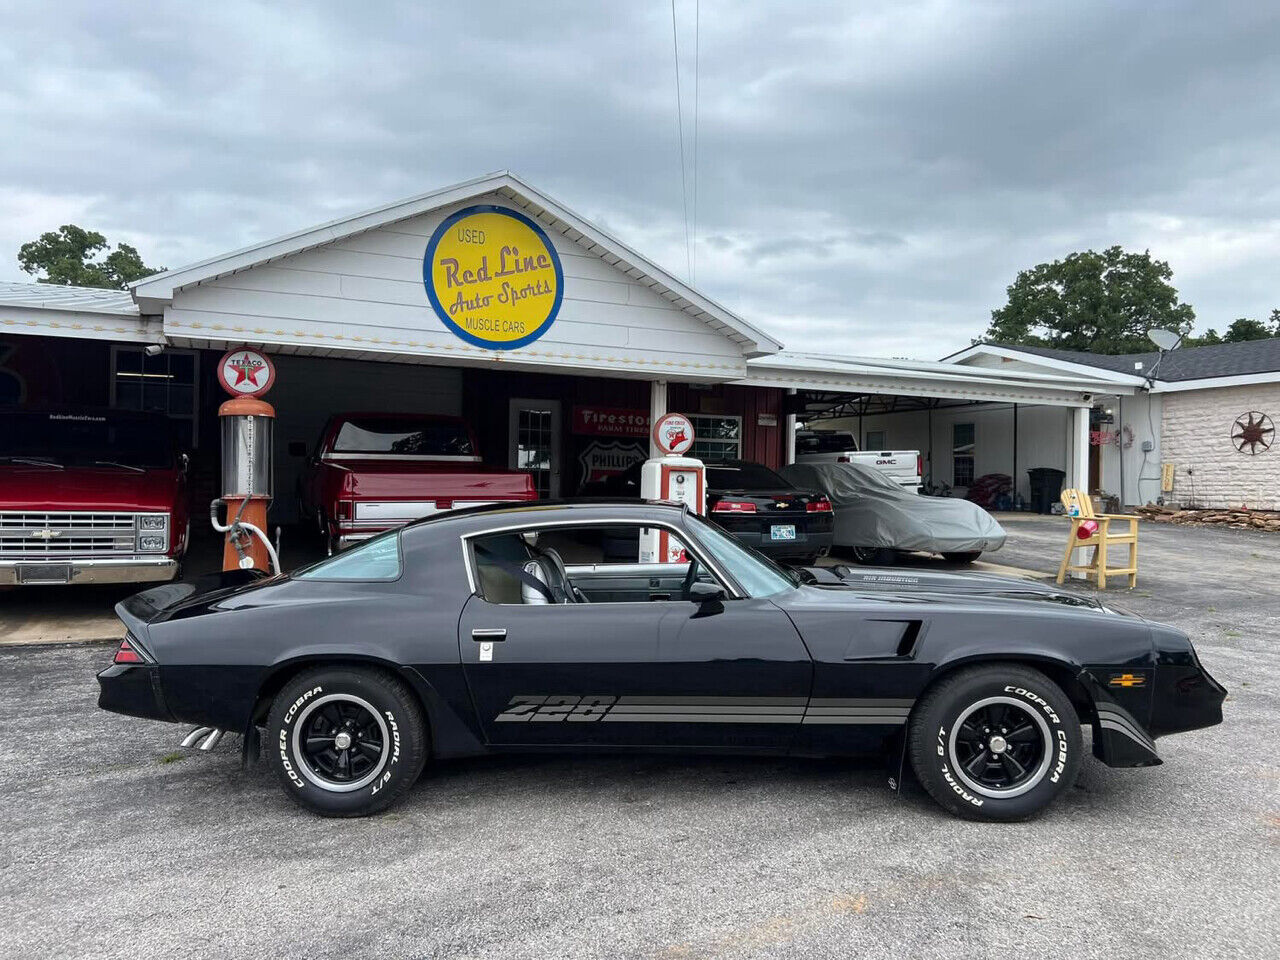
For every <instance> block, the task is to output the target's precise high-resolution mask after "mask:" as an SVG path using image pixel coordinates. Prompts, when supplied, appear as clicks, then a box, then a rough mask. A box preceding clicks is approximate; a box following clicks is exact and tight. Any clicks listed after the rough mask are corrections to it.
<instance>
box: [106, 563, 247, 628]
mask: <svg viewBox="0 0 1280 960" xmlns="http://www.w3.org/2000/svg"><path fill="white" fill-rule="evenodd" d="M267 576H268V574H266V573H264V572H262V571H261V570H228V571H224V572H222V573H213V574H209V575H207V576H203V577H196V579H194V580H179V581H174V582H173V583H162V584H160V585H159V586H155V587H151V588H150V589H148V590H143V591H142V592H141V593H135V594H134V595H133V596H131V597H126V598H125V599H124V600H121V601H120V602H119V603H117V604H116V616H117V617H119V618H120V619H121V620H122V621H123V622H124V625H125V627H126V628H128V629H129V630H130V631H131V632H134V633H136V632H137V631H139V630H141V631H142V633H144V634H145V633H146V629H145V627H146V625H147V624H149V623H154V622H155V621H157V620H161V619H164V616H165V614H167V613H168V612H169V611H171V610H173V609H175V608H176V607H179V606H181V605H182V604H183V603H185V602H186V601H187V600H190V599H191V598H192V597H197V596H201V595H203V594H208V593H218V592H221V591H224V590H225V591H230V590H234V589H236V588H238V587H243V586H244V585H245V584H249V583H253V582H255V581H257V580H262V579H264V578H266V577H267Z"/></svg>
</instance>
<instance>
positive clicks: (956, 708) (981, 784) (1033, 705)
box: [908, 664, 1083, 820]
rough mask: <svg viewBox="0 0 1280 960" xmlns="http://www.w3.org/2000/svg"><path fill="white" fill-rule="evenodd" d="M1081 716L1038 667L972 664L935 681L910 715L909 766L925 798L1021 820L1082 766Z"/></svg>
mask: <svg viewBox="0 0 1280 960" xmlns="http://www.w3.org/2000/svg"><path fill="white" fill-rule="evenodd" d="M1082 742H1083V738H1082V737H1081V734H1080V719H1079V717H1078V716H1077V715H1076V711H1075V707H1074V706H1072V704H1071V701H1070V700H1069V699H1068V698H1067V695H1066V694H1065V693H1063V692H1062V690H1061V688H1059V687H1058V686H1057V684H1055V683H1054V682H1053V681H1052V680H1050V679H1049V678H1048V677H1046V676H1045V675H1044V674H1043V673H1041V672H1040V671H1038V670H1033V669H1031V668H1029V667H1023V666H1019V665H1016V664H991V665H985V666H980V667H971V668H968V669H965V670H961V671H959V672H958V673H955V674H952V675H951V676H948V677H946V678H944V679H943V680H942V681H940V682H939V683H938V684H937V685H936V686H934V687H932V688H931V689H930V690H929V691H928V692H927V693H926V694H925V695H924V696H923V697H922V698H921V699H920V701H919V702H918V703H917V704H916V707H915V709H914V710H913V711H912V715H911V726H910V733H909V741H908V748H909V750H910V755H911V766H912V768H913V769H914V770H915V772H916V776H917V777H918V778H919V780H920V782H921V783H922V784H923V785H924V788H925V789H926V790H928V791H929V794H930V796H932V797H933V798H934V799H935V800H937V801H938V803H940V804H941V805H942V806H943V807H945V808H946V809H947V810H950V811H951V812H952V813H954V814H956V815H957V816H960V817H965V818H967V819H971V820H1025V819H1027V818H1028V817H1031V816H1033V815H1035V814H1036V813H1039V812H1040V811H1041V810H1043V809H1044V808H1045V807H1046V806H1048V805H1049V804H1050V803H1051V802H1053V800H1054V799H1055V798H1056V797H1057V796H1058V795H1059V794H1060V793H1061V792H1062V791H1063V790H1065V789H1066V788H1067V787H1068V786H1069V785H1070V784H1072V783H1074V782H1075V778H1076V771H1077V770H1078V769H1079V766H1080V757H1081V749H1082V747H1081V744H1082Z"/></svg>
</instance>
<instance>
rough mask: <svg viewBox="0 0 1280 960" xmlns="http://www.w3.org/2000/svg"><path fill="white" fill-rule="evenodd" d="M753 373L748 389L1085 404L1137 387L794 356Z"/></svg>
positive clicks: (763, 360) (769, 361)
mask: <svg viewBox="0 0 1280 960" xmlns="http://www.w3.org/2000/svg"><path fill="white" fill-rule="evenodd" d="M747 370H748V375H747V377H746V379H745V380H743V381H741V382H742V383H744V384H747V385H751V386H771V387H779V386H780V387H793V388H795V389H798V390H819V391H828V392H833V393H853V394H865V393H875V394H892V395H899V396H918V397H946V398H957V399H965V400H988V401H1006V402H1014V403H1045V404H1058V405H1080V404H1083V403H1085V402H1087V401H1086V400H1085V397H1086V396H1089V395H1092V394H1117V393H1125V394H1131V393H1133V392H1134V387H1132V386H1129V385H1127V384H1126V385H1119V384H1116V383H1114V382H1111V381H1109V380H1107V379H1105V378H1103V377H1086V376H1071V375H1062V376H1058V375H1049V374H1044V373H1040V372H1033V371H1025V370H995V369H992V368H990V367H971V366H965V365H961V364H952V363H941V362H936V361H931V360H885V359H879V358H875V357H850V356H834V355H830V354H815V353H792V352H790V351H784V352H782V353H778V354H775V355H774V356H771V357H759V358H757V359H754V360H751V361H749V362H748V364H747Z"/></svg>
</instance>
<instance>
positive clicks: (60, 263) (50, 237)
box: [18, 224, 164, 290]
mask: <svg viewBox="0 0 1280 960" xmlns="http://www.w3.org/2000/svg"><path fill="white" fill-rule="evenodd" d="M107 249H108V245H107V238H106V237H104V236H103V235H102V234H100V233H98V232H97V231H94V230H85V229H84V228H83V227H77V226H76V225H75V224H67V225H66V226H63V227H59V228H58V230H57V232H54V231H52V230H50V231H49V232H48V233H44V234H41V235H40V239H38V240H32V241H31V242H30V243H24V244H23V245H22V247H21V249H19V250H18V265H19V266H20V267H22V269H23V270H24V271H26V272H27V273H30V274H39V273H41V272H43V273H44V276H39V277H37V278H36V279H37V280H38V281H39V282H40V283H59V284H66V285H69V286H75V287H108V288H111V289H115V290H123V289H125V288H126V287H127V286H128V285H129V284H130V283H132V282H133V281H134V280H141V279H142V278H143V277H147V276H150V275H151V274H153V273H159V272H160V271H161V270H163V269H164V268H163V267H160V268H158V269H153V268H151V267H148V266H147V265H146V264H144V263H143V262H142V257H141V256H139V254H138V251H137V250H135V249H134V248H133V247H131V246H129V245H128V244H127V243H118V244H116V248H115V249H114V250H112V251H111V252H110V253H108V254H107V255H106V256H105V257H103V258H102V259H96V258H97V257H98V255H99V254H101V253H102V252H103V251H105V250H107Z"/></svg>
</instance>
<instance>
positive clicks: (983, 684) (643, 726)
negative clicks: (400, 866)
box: [98, 501, 1226, 820]
mask: <svg viewBox="0 0 1280 960" xmlns="http://www.w3.org/2000/svg"><path fill="white" fill-rule="evenodd" d="M656 530H660V531H666V532H667V534H668V535H669V536H671V537H674V538H675V539H676V540H678V541H679V542H680V543H681V544H682V545H683V546H684V547H685V548H686V555H687V556H688V557H689V562H687V563H681V564H642V563H638V562H637V561H636V557H637V556H638V554H639V547H640V544H641V539H642V538H643V537H647V536H651V535H652V532H653V531H656ZM225 577H226V579H224V580H220V581H218V582H217V583H216V584H213V585H212V587H213V588H212V589H207V590H205V589H202V588H201V587H200V586H199V585H197V584H187V583H171V584H165V585H163V586H159V587H155V588H153V589H150V590H146V591H144V592H142V593H139V594H137V595H136V596H133V597H131V598H130V599H128V600H126V601H124V602H123V603H121V604H120V605H119V606H118V607H117V608H116V609H117V612H118V613H119V615H120V617H121V619H122V620H123V621H124V624H125V627H126V628H127V633H126V636H125V639H124V641H123V642H122V644H121V646H120V649H119V650H118V651H117V653H116V655H115V662H114V663H113V664H112V665H111V666H110V667H109V668H108V669H106V670H105V671H103V672H102V673H101V674H99V677H98V679H99V683H100V685H101V694H100V699H99V704H100V706H102V707H103V708H105V709H107V710H113V711H116V712H118V713H124V714H129V715H132V716H139V717H147V718H152V719H157V720H169V721H180V722H183V723H186V724H192V725H195V726H197V727H199V728H201V729H198V730H195V731H192V734H191V735H190V736H188V738H187V741H184V742H187V743H193V742H196V741H197V740H199V739H203V741H204V743H205V744H206V745H212V743H213V742H215V741H216V739H217V738H218V737H219V736H221V733H222V732H223V731H229V732H234V733H238V734H241V735H243V736H244V748H245V751H244V752H245V757H246V758H254V757H257V756H258V754H259V746H258V745H259V742H260V741H265V754H266V757H267V758H268V762H269V763H270V764H271V766H272V767H273V768H274V769H275V771H276V774H277V775H278V777H279V780H280V782H281V783H282V784H283V786H284V789H285V791H286V792H287V793H288V794H289V795H290V796H291V797H293V798H294V799H295V800H296V801H297V802H298V803H300V804H302V805H303V806H305V807H308V808H310V809H311V810H314V811H316V812H318V813H322V814H326V815H330V816H358V815H363V814H369V813H373V812H375V811H378V810H382V809H384V808H386V807H387V806H389V805H390V804H392V803H393V802H395V801H396V800H397V799H399V798H400V797H402V796H403V795H404V794H405V792H406V791H407V790H408V789H409V787H410V786H411V785H412V784H413V782H414V781H415V780H416V779H417V778H418V775H419V774H420V773H421V771H422V769H423V766H424V765H425V764H426V763H427V762H428V761H429V760H432V759H437V758H446V757H459V756H466V755H475V754H485V753H500V752H512V751H546V750H557V751H629V750H635V751H642V750H686V751H691V752H727V753H732V752H743V753H765V754H794V755H805V756H820V755H857V754H867V753H875V752H879V753H881V754H883V755H885V756H886V757H888V758H889V759H890V761H891V769H893V770H894V772H895V776H894V779H895V780H897V779H899V777H900V768H901V766H902V765H903V761H904V759H906V758H909V760H910V764H911V767H912V768H913V769H914V771H915V773H916V775H917V777H918V778H919V780H920V782H921V783H922V784H923V785H924V786H925V788H926V789H927V790H928V792H929V793H930V794H931V795H932V796H933V797H934V798H935V799H936V800H937V801H938V802H939V803H940V804H941V805H942V806H943V807H945V808H947V809H948V810H950V811H952V812H953V813H956V814H959V815H961V816H966V817H971V818H974V819H984V820H1015V819H1021V818H1025V817H1027V816H1030V815H1032V814H1034V813H1036V812H1037V811H1039V810H1041V809H1042V808H1043V807H1045V806H1046V805H1047V804H1048V803H1050V802H1051V801H1052V800H1053V799H1054V797H1056V796H1057V795H1058V794H1059V793H1061V792H1062V791H1063V790H1064V789H1066V788H1067V787H1068V786H1069V785H1070V784H1071V783H1072V781H1073V780H1074V779H1075V776H1076V772H1077V769H1078V767H1079V765H1080V763H1081V760H1082V752H1083V736H1082V726H1084V725H1088V726H1089V727H1090V728H1091V729H1092V748H1093V752H1094V754H1095V755H1096V756H1097V757H1098V758H1099V759H1101V760H1102V762H1104V763H1106V764H1109V765H1111V766H1118V767H1134V766H1148V765H1152V764H1157V763H1160V758H1159V756H1158V754H1157V751H1156V744H1155V738H1157V737H1160V736H1163V735H1165V734H1170V733H1177V732H1179V731H1184V730H1193V729H1196V728H1199V727H1206V726H1210V725H1212V724H1216V723H1219V722H1221V720H1222V702H1223V699H1224V697H1225V695H1226V691H1225V690H1224V689H1223V688H1222V687H1221V686H1220V685H1219V684H1218V683H1217V682H1216V681H1215V680H1214V679H1213V678H1212V677H1210V676H1209V674H1208V673H1207V672H1206V671H1205V670H1204V668H1203V667H1202V666H1201V665H1200V662H1199V660H1198V659H1197V657H1196V653H1195V650H1194V649H1193V648H1192V645H1191V643H1190V641H1189V640H1188V639H1187V637H1186V636H1185V635H1184V634H1183V633H1181V632H1180V631H1178V630H1175V629H1173V628H1171V627H1167V626H1163V625H1161V624H1157V623H1152V622H1150V621H1147V620H1144V619H1142V618H1140V617H1136V616H1130V615H1127V614H1123V613H1120V612H1117V611H1115V610H1112V609H1110V608H1108V607H1106V606H1103V605H1101V604H1099V603H1097V602H1095V601H1093V600H1090V599H1085V598H1082V597H1078V596H1075V595H1072V594H1069V593H1065V592H1062V591H1060V590H1055V589H1054V588H1053V587H1050V586H1044V585H1040V584H1033V583H1029V582H1024V581H1019V580H1012V579H1004V578H999V577H990V576H980V575H972V574H968V575H961V574H933V573H931V574H920V575H914V574H903V573H897V572H892V571H875V570H861V571H857V572H854V571H849V570H845V569H843V568H835V569H822V568H812V569H808V570H796V571H786V570H783V569H782V568H779V567H777V566H775V565H774V564H773V563H772V562H771V561H769V560H768V559H767V558H764V557H762V556H761V555H760V554H758V553H756V552H754V551H752V550H750V549H749V548H747V547H744V546H743V545H742V544H740V543H738V542H737V541H736V540H735V539H734V538H732V537H730V536H728V535H726V534H725V532H724V531H723V530H721V529H720V528H719V527H717V526H715V525H713V524H711V523H708V522H707V521H705V520H704V519H702V518H701V517H698V516H695V515H692V514H690V513H688V512H686V511H684V510H682V509H681V508H680V507H677V506H673V505H670V504H658V503H643V502H639V501H628V502H603V501H595V502H579V503H554V502H552V503H538V504H529V505H525V506H520V507H510V506H507V507H498V508H476V509H473V510H465V511H458V512H454V513H448V514H440V515H438V516H436V517H432V518H430V519H427V520H422V521H419V522H417V523H413V524H410V525H409V526H407V527H404V528H402V529H400V530H397V531H394V532H392V533H389V534H385V535H383V536H381V537H378V538H377V539H373V540H370V541H368V542H366V543H364V544H362V545H360V546H358V547H355V548H354V549H351V550H349V551H347V552H345V553H343V554H341V555H339V556H336V557H332V558H329V559H326V560H323V561H321V562H320V563H317V564H315V565H313V566H310V567H307V568H304V569H301V570H298V571H296V572H294V573H293V574H292V575H289V576H276V577H264V576H261V575H253V574H228V575H225ZM246 580H249V581H251V582H246Z"/></svg>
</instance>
